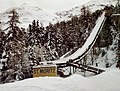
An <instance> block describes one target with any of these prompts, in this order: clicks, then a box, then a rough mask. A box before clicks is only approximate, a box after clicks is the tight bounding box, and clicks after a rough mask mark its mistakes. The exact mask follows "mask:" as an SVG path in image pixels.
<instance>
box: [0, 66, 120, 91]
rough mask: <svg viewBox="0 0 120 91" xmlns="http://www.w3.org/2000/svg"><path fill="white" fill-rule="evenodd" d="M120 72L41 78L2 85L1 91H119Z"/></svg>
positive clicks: (107, 71)
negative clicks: (64, 77)
mask: <svg viewBox="0 0 120 91" xmlns="http://www.w3.org/2000/svg"><path fill="white" fill-rule="evenodd" d="M119 75H120V70H119V69H116V68H115V69H114V68H111V69H108V70H106V72H105V73H102V74H100V75H97V76H93V77H89V78H85V77H82V76H80V75H78V74H74V75H72V76H70V77H68V78H66V79H63V78H60V77H39V78H31V79H26V80H24V81H20V82H15V83H9V84H4V85H0V91H119V90H120V86H119V84H120V81H119V80H120V76H119Z"/></svg>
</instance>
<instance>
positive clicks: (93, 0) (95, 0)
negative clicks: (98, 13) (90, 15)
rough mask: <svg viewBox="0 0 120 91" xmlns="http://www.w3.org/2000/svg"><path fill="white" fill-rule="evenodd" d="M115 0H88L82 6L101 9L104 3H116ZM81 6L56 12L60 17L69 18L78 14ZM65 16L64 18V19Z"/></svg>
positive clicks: (91, 9)
mask: <svg viewBox="0 0 120 91" xmlns="http://www.w3.org/2000/svg"><path fill="white" fill-rule="evenodd" d="M116 3H117V0H90V1H89V2H88V3H86V4H84V6H86V7H89V9H90V11H92V12H94V11H95V10H98V9H102V8H104V6H106V5H116ZM81 8H82V6H76V7H75V8H72V9H70V10H68V11H63V12H57V13H56V14H57V15H58V16H60V17H64V18H65V17H66V18H71V17H72V16H74V15H77V16H78V15H80V10H81ZM66 18H65V19H66Z"/></svg>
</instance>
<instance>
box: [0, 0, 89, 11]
mask: <svg viewBox="0 0 120 91" xmlns="http://www.w3.org/2000/svg"><path fill="white" fill-rule="evenodd" d="M88 1H90V0H0V12H3V11H5V10H6V9H8V8H10V7H16V6H20V5H22V4H23V3H27V4H29V5H31V6H38V7H40V8H41V9H43V10H47V11H50V12H57V11H63V10H68V9H71V8H73V7H75V6H79V5H82V4H84V3H87V2H88Z"/></svg>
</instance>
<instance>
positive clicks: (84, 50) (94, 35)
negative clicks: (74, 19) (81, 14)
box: [54, 12, 106, 63]
mask: <svg viewBox="0 0 120 91" xmlns="http://www.w3.org/2000/svg"><path fill="white" fill-rule="evenodd" d="M105 19H106V17H105V12H104V13H103V14H102V15H101V16H100V17H99V18H98V19H97V21H96V25H95V27H94V28H93V30H92V32H91V34H90V35H89V37H88V39H87V40H86V42H85V44H84V45H83V46H82V48H79V49H78V50H77V51H76V52H75V53H73V54H72V55H70V56H68V57H66V58H62V59H59V60H56V61H54V63H66V62H67V61H69V59H75V58H78V57H79V56H81V58H82V57H84V55H85V54H86V53H87V52H88V51H89V50H90V48H91V47H92V46H93V45H94V43H95V41H96V38H97V37H98V35H99V33H100V28H101V26H102V24H103V23H104V22H105Z"/></svg>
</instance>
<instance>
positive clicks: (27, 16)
mask: <svg viewBox="0 0 120 91" xmlns="http://www.w3.org/2000/svg"><path fill="white" fill-rule="evenodd" d="M12 9H13V8H11V9H8V10H7V11H6V12H5V13H2V14H0V20H1V22H2V24H3V25H6V22H7V21H8V20H9V19H8V15H9V11H10V10H12ZM14 9H16V11H17V13H18V14H19V18H20V20H19V21H20V25H21V26H22V27H24V28H26V27H28V25H29V24H30V23H31V22H32V21H33V20H39V22H40V23H42V24H43V25H44V26H46V25H49V23H56V22H57V21H60V18H59V17H58V16H57V15H56V14H53V13H50V12H47V11H44V10H42V9H40V8H38V7H35V6H30V5H28V4H23V5H21V6H19V7H15V8H14ZM3 29H4V28H3Z"/></svg>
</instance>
